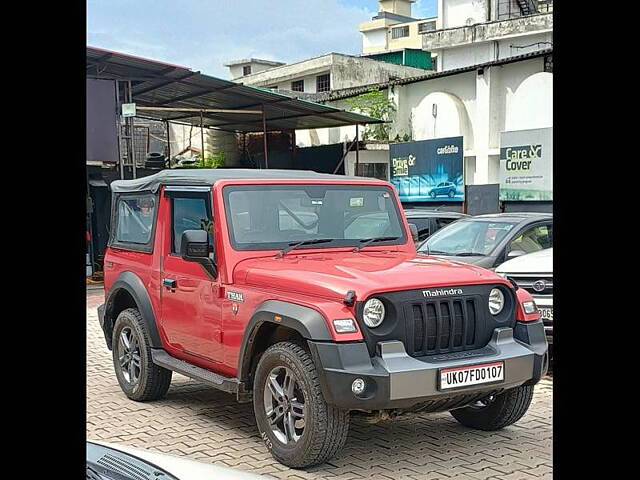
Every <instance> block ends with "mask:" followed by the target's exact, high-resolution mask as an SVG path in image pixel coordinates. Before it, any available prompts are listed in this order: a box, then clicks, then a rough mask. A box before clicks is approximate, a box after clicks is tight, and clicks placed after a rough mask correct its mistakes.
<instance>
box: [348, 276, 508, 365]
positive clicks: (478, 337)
mask: <svg viewBox="0 0 640 480" xmlns="http://www.w3.org/2000/svg"><path fill="white" fill-rule="evenodd" d="M495 287H498V288H500V289H501V290H502V292H503V293H504V295H505V301H506V303H505V306H504V308H503V310H502V312H500V313H499V314H498V315H492V314H491V313H490V312H489V304H488V301H489V292H490V291H491V289H492V288H495ZM451 288H452V287H438V288H436V289H434V288H425V289H420V290H402V291H396V292H384V293H378V294H375V295H372V296H371V297H369V298H372V297H375V298H378V299H379V300H381V301H382V303H383V304H384V306H385V311H386V315H385V320H384V321H383V322H382V325H380V326H379V327H376V328H369V327H367V326H366V325H365V324H364V322H363V321H362V312H363V309H364V304H365V303H366V300H364V301H360V302H358V303H357V306H356V314H357V318H358V320H359V322H360V329H361V330H362V335H363V337H364V340H365V342H366V344H367V348H368V350H369V353H370V355H372V356H373V355H375V354H376V345H377V344H378V343H379V342H384V341H390V340H399V341H401V342H402V343H403V344H404V348H405V350H406V351H407V354H409V355H411V356H412V357H422V356H428V355H438V354H447V353H453V352H461V351H469V350H477V349H481V348H483V347H485V346H486V345H487V344H488V343H489V341H490V340H491V337H492V335H493V332H494V330H495V329H496V328H499V327H513V326H515V301H516V297H515V292H514V290H513V288H512V287H511V286H510V285H509V286H506V285H503V284H500V285H496V284H482V285H462V286H456V287H455V289H456V290H459V292H455V294H447V293H444V294H443V293H441V292H442V291H443V290H451Z"/></svg>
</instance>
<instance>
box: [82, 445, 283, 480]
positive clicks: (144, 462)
mask: <svg viewBox="0 0 640 480" xmlns="http://www.w3.org/2000/svg"><path fill="white" fill-rule="evenodd" d="M129 478H130V479H134V480H143V479H144V480H211V479H215V480H260V479H263V480H264V479H267V478H272V477H265V476H263V475H256V474H254V473H247V472H243V471H242V470H237V469H235V468H227V467H219V466H217V465H212V464H210V463H203V462H197V461H195V460H191V459H189V458H183V457H177V456H175V455H169V454H166V453H161V452H156V451H152V450H145V449H141V448H135V447H130V446H128V445H120V444H114V443H108V442H99V441H95V440H93V441H87V474H86V480H121V479H129Z"/></svg>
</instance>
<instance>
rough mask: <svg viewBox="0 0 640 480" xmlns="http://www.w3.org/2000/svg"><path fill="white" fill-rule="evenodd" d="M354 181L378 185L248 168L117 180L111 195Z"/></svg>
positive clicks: (163, 173) (338, 177)
mask: <svg viewBox="0 0 640 480" xmlns="http://www.w3.org/2000/svg"><path fill="white" fill-rule="evenodd" d="M250 179H256V180H354V181H357V182H359V183H362V182H368V181H371V182H374V181H375V182H377V181H379V180H376V179H373V178H371V179H367V178H363V177H347V176H345V175H331V174H328V173H317V172H313V171H311V170H252V169H249V168H212V169H204V168H194V169H191V168H189V169H186V168H185V169H182V168H181V169H173V170H162V171H160V172H158V173H155V174H153V175H149V176H147V177H142V178H136V179H135V180H114V181H113V182H111V191H112V192H114V193H131V192H142V191H151V192H153V193H156V192H157V191H158V190H159V189H160V186H162V185H213V184H214V183H216V182H217V181H218V180H250Z"/></svg>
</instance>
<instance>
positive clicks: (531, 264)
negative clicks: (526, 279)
mask: <svg viewBox="0 0 640 480" xmlns="http://www.w3.org/2000/svg"><path fill="white" fill-rule="evenodd" d="M496 273H553V248H545V249H544V250H540V251H538V252H533V253H528V254H526V255H522V256H520V257H516V258H513V259H511V260H507V261H506V262H504V263H503V264H501V265H499V266H498V268H496Z"/></svg>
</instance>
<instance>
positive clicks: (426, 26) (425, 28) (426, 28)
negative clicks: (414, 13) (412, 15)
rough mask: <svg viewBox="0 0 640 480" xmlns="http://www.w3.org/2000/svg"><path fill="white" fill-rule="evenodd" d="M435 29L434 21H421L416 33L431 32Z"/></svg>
mask: <svg viewBox="0 0 640 480" xmlns="http://www.w3.org/2000/svg"><path fill="white" fill-rule="evenodd" d="M435 29H436V22H423V23H419V24H418V33H426V32H431V31H433V30H435Z"/></svg>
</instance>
